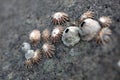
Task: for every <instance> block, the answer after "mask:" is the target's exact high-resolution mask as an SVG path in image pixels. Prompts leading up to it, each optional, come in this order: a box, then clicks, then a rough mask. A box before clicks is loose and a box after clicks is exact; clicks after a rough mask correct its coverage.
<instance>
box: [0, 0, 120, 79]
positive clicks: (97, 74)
mask: <svg viewBox="0 0 120 80" xmlns="http://www.w3.org/2000/svg"><path fill="white" fill-rule="evenodd" d="M88 10H91V11H94V12H95V19H96V20H97V19H98V18H99V17H101V16H110V17H111V18H112V20H113V23H112V25H111V26H110V29H112V31H113V34H112V41H111V42H110V43H109V44H108V45H106V46H101V45H98V44H96V42H94V41H90V42H85V41H80V42H79V43H78V44H77V45H75V46H74V47H66V46H64V45H63V43H62V41H61V42H59V43H57V44H55V46H56V51H55V53H56V54H55V55H54V56H53V57H52V58H46V57H45V56H43V58H42V60H41V61H40V62H39V64H37V65H33V67H32V68H31V69H27V68H26V67H25V65H24V61H25V57H24V53H23V52H22V51H21V49H20V46H21V44H22V43H23V42H29V38H28V36H29V33H30V32H31V31H32V30H33V29H39V30H40V31H41V32H42V31H43V30H44V29H45V28H49V29H50V30H52V29H53V27H54V26H53V25H52V24H51V21H50V16H51V15H52V14H53V13H54V12H57V11H63V12H66V13H68V14H69V16H70V18H71V19H72V20H78V19H79V18H80V16H81V14H83V13H84V12H86V11H88ZM42 45H43V42H42V41H41V43H40V44H39V46H38V48H41V46H42ZM0 80H120V0H0Z"/></svg>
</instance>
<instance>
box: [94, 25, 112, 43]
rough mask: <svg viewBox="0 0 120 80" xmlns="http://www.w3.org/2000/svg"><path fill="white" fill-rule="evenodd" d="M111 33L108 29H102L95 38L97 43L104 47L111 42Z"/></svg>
mask: <svg viewBox="0 0 120 80" xmlns="http://www.w3.org/2000/svg"><path fill="white" fill-rule="evenodd" d="M111 34H112V31H111V29H109V28H108V27H105V28H102V29H101V30H100V32H99V34H98V36H97V39H96V40H97V42H98V43H102V44H103V45H105V44H106V43H108V42H109V41H110V40H111V37H110V36H111Z"/></svg>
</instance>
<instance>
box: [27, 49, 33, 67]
mask: <svg viewBox="0 0 120 80" xmlns="http://www.w3.org/2000/svg"><path fill="white" fill-rule="evenodd" d="M33 56H34V51H33V50H28V51H27V52H26V53H25V58H26V60H25V64H26V66H27V67H32V60H31V59H32V57H33Z"/></svg>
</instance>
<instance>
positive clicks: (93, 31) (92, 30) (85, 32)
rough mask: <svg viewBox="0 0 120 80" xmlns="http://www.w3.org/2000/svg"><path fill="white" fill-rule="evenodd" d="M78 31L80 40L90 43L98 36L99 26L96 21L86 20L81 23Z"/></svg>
mask: <svg viewBox="0 0 120 80" xmlns="http://www.w3.org/2000/svg"><path fill="white" fill-rule="evenodd" d="M80 29H81V32H80V35H81V38H82V40H86V41H90V40H92V39H93V38H94V37H95V36H96V35H97V34H98V32H99V31H100V29H101V26H100V24H99V23H98V21H96V20H93V19H91V18H88V19H85V20H84V21H83V22H82V23H81V25H80Z"/></svg>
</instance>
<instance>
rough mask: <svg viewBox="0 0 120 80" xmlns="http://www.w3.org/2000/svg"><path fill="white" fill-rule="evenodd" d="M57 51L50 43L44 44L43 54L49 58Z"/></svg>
mask: <svg viewBox="0 0 120 80" xmlns="http://www.w3.org/2000/svg"><path fill="white" fill-rule="evenodd" d="M54 51H55V46H54V45H52V44H50V43H44V44H43V46H42V52H43V53H44V54H45V55H46V56H47V57H52V55H53V54H55V53H54Z"/></svg>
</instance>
